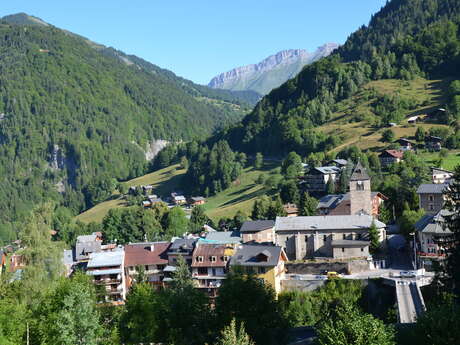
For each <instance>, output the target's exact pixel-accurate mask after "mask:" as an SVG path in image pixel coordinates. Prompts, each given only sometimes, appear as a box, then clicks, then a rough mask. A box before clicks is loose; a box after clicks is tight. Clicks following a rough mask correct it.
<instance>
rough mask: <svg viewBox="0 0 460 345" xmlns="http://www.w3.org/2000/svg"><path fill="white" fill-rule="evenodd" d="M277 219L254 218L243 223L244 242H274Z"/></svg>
mask: <svg viewBox="0 0 460 345" xmlns="http://www.w3.org/2000/svg"><path fill="white" fill-rule="evenodd" d="M274 227H275V221H273V220H253V221H246V222H244V223H243V225H242V226H241V229H240V233H241V237H242V238H243V243H248V242H255V243H274V242H275V230H274Z"/></svg>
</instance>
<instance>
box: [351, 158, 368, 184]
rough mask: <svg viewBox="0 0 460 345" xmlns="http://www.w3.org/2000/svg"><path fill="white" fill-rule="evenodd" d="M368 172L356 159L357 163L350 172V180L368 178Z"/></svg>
mask: <svg viewBox="0 0 460 345" xmlns="http://www.w3.org/2000/svg"><path fill="white" fill-rule="evenodd" d="M369 179H370V177H369V174H368V173H367V170H366V168H364V167H363V165H362V164H361V162H359V161H358V164H356V166H355V169H354V170H353V173H352V174H351V177H350V181H363V180H369Z"/></svg>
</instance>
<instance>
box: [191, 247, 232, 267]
mask: <svg viewBox="0 0 460 345" xmlns="http://www.w3.org/2000/svg"><path fill="white" fill-rule="evenodd" d="M224 254H225V245H221V244H219V245H216V244H198V245H197V246H196V248H195V250H194V251H193V262H192V267H225V266H227V263H226V262H225V261H224V260H223V256H224ZM199 256H201V257H203V262H199V261H198V260H197V258H198V257H199ZM213 256H214V257H216V261H214V262H213V261H211V257H213Z"/></svg>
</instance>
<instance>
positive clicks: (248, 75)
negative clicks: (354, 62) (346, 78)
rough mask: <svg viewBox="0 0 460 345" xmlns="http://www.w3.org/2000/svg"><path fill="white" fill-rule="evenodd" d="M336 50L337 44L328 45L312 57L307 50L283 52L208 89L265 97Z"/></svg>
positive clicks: (221, 78) (213, 81) (236, 70)
mask: <svg viewBox="0 0 460 345" xmlns="http://www.w3.org/2000/svg"><path fill="white" fill-rule="evenodd" d="M337 48H338V44H336V43H327V44H324V45H322V46H321V47H319V48H318V49H317V50H316V51H314V52H312V53H310V52H308V51H306V50H304V49H289V50H283V51H280V52H278V53H276V54H274V55H271V56H269V57H267V58H265V59H264V60H262V61H261V62H259V63H257V64H251V65H247V66H242V67H237V68H234V69H232V70H231V71H228V72H225V73H221V74H219V75H218V76H215V77H214V78H212V79H211V81H210V82H209V84H208V86H209V87H212V88H215V89H227V90H234V91H248V90H252V91H255V92H258V93H259V94H261V95H265V94H267V93H269V92H270V91H271V90H272V89H274V88H277V87H278V86H280V85H281V84H283V83H284V82H286V81H287V80H288V79H291V78H293V77H295V76H296V75H297V73H299V72H300V71H301V70H302V68H303V67H304V66H305V65H308V64H310V63H312V62H314V61H317V60H319V59H321V58H322V57H325V56H328V55H329V54H331V52H332V51H334V50H335V49H337Z"/></svg>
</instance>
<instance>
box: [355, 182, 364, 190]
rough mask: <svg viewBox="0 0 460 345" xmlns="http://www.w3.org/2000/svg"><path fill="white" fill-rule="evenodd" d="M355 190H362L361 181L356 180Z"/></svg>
mask: <svg viewBox="0 0 460 345" xmlns="http://www.w3.org/2000/svg"><path fill="white" fill-rule="evenodd" d="M356 190H364V183H363V181H358V182H357V183H356Z"/></svg>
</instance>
